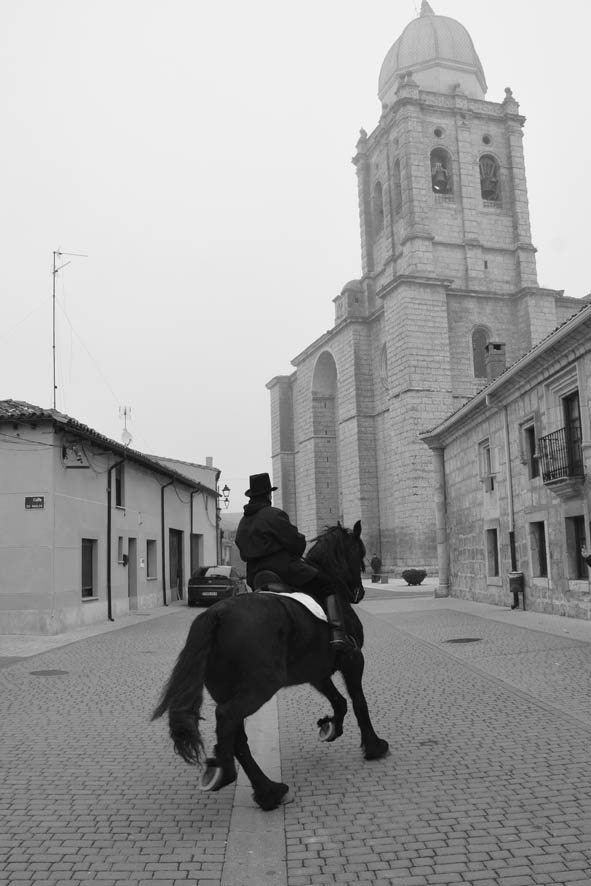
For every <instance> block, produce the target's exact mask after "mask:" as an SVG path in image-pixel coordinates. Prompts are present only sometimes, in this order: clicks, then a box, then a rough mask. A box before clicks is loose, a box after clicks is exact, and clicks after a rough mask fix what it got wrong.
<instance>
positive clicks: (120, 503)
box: [115, 465, 125, 508]
mask: <svg viewBox="0 0 591 886" xmlns="http://www.w3.org/2000/svg"><path fill="white" fill-rule="evenodd" d="M123 468H124V465H117V467H116V468H115V507H116V508H123V507H125V472H124V470H123Z"/></svg>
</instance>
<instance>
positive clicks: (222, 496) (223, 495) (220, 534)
mask: <svg viewBox="0 0 591 886" xmlns="http://www.w3.org/2000/svg"><path fill="white" fill-rule="evenodd" d="M221 502H223V503H224V507H225V508H226V509H227V508H228V506H229V504H230V487H229V486H228V484H227V483H226V485H225V486H224V488H223V489H222V491H221V492H220V491H219V487H218V500H217V504H216V509H215V515H216V533H217V546H218V563H222V562H223V550H222V541H223V538H224V530H223V529H222V527H221V522H222V518H221V510H222V509H221Z"/></svg>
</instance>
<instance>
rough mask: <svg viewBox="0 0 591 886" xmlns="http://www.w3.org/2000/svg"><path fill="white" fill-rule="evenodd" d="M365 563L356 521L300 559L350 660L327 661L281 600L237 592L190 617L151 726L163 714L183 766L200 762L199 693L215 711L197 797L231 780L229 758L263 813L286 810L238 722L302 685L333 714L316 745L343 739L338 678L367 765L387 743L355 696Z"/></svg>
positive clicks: (310, 625)
mask: <svg viewBox="0 0 591 886" xmlns="http://www.w3.org/2000/svg"><path fill="white" fill-rule="evenodd" d="M364 556H365V546H364V544H363V542H362V540H361V523H360V522H359V521H358V522H357V523H356V524H355V526H354V528H353V530H352V531H351V530H350V529H345V528H343V527H342V526H341V525H340V524H339V525H337V526H334V527H332V528H330V529H327V530H326V531H325V532H324V533H323V534H322V535H320V536H319V537H318V538H317V539H316V540H315V543H314V545H313V547H312V548H311V550H310V551H309V553H308V555H307V557H306V559H307V560H308V561H309V562H311V563H313V564H315V565H317V566H318V567H319V568H321V569H322V570H323V572H325V573H328V574H329V575H330V577H331V579H332V581H333V584H334V587H335V589H336V590H337V592H338V593H339V596H340V600H341V605H342V607H343V610H344V615H345V624H346V628H347V632H348V633H349V634H350V635H351V636H352V637H353V638H354V639H355V641H356V644H357V647H358V648H357V649H354V650H353V651H352V652H350V651H347V652H345V653H343V652H336V653H335V651H334V650H333V649H332V647H331V645H330V643H329V630H330V629H329V626H328V624H327V623H326V622H323V621H321V620H320V619H318V618H315V617H314V616H313V615H311V614H310V612H309V611H308V610H307V609H306V608H304V606H303V605H302V604H301V603H298V602H297V601H296V600H294V599H291V598H290V597H289V595H288V596H279V595H278V594H274V593H255V594H244V595H242V596H239V597H235V598H233V599H229V600H222V601H220V602H219V603H216V604H215V605H214V606H211V607H210V608H209V609H208V610H207V611H206V612H204V613H203V614H201V615H199V616H198V617H197V618H196V619H195V621H194V622H193V624H192V625H191V628H190V630H189V635H188V637H187V642H186V644H185V647H184V649H183V650H182V652H181V653H180V655H179V657H178V659H177V661H176V664H175V666H174V669H173V671H172V674H171V676H170V678H169V680H168V682H167V684H166V686H165V687H164V690H163V692H162V696H161V698H160V701H159V704H158V707H157V708H156V710H155V711H154V714H153V716H152V720H155V719H156V718H158V717H161V716H162V715H163V714H164V713H166V711H168V718H169V725H170V735H171V737H172V739H173V741H174V747H175V750H176V752H177V753H178V754H180V756H181V757H182V758H183V760H185V761H186V762H187V763H189V764H192V765H193V764H197V763H199V762H201V760H202V752H203V741H202V738H201V735H200V732H199V719H200V716H199V712H200V709H201V704H202V701H203V688H204V687H206V688H207V690H208V692H209V693H210V695H211V696H212V698H213V700H214V702H215V703H216V705H217V707H216V712H215V715H216V736H217V744H216V746H215V749H214V756H213V758H210V759H206V760H205V769H204V772H203V774H202V777H201V783H200V787H201V789H202V790H210V791H217V790H219V789H220V788H222V787H224V785H227V784H230V783H231V782H233V781H234V780H235V779H236V767H235V763H234V758H236V760H238V762H239V763H240V765H241V766H242V767H243V769H244V771H245V773H246V775H247V777H248V779H249V780H250V783H251V784H252V787H253V789H254V795H253V796H254V799H255V801H256V802H257V803H258V805H259V806H260V807H261V808H262V809H275V808H276V807H277V806H278V805H279V804H280V803H282V802H285V801H286V799H287V796H286V795H287V791H288V786H287V785H286V784H283V783H281V782H274V781H271V779H269V778H268V777H267V776H266V775H265V774H264V772H263V771H262V770H261V769H260V768H259V766H258V765H257V763H256V762H255V760H254V759H253V757H252V754H251V752H250V749H249V746H248V739H247V737H246V732H245V729H244V720H245V718H246V717H248V716H250V715H251V714H254V713H255V712H256V711H257V710H258V709H259V708H260V707H262V705H263V704H265V702H267V701H269V699H270V698H272V697H273V696H274V695H275V693H276V692H277V691H278V690H279V689H281V688H282V687H284V686H295V685H296V684H300V683H310V684H311V685H312V686H314V687H315V688H316V689H317V690H318V691H319V692H321V693H322V695H324V696H325V697H326V698H327V699H328V701H329V702H330V703H331V705H332V709H333V713H332V716H327V717H323V718H322V719H321V720H319V721H318V726H319V727H320V739H321V740H322V741H334V740H335V738H338V737H339V736H340V735H342V734H343V720H344V718H345V714H346V712H347V702H346V701H345V699H344V697H343V695H342V694H341V693H340V692H339V691H338V690H337V688H336V687H335V685H334V683H333V682H332V680H331V676H332V674H333V673H334V672H335V671H337V670H338V671H340V672H341V673H342V675H343V678H344V680H345V685H346V687H347V692H348V693H349V696H350V698H351V701H352V702H353V710H354V711H355V716H356V717H357V722H358V724H359V729H360V731H361V745H362V747H363V751H364V755H365V759H366V760H377V759H379V758H380V757H383V756H384V755H385V754H387V753H388V742H387V741H384V740H383V739H381V738H378V736H377V735H376V733H375V731H374V729H373V726H372V724H371V720H370V717H369V712H368V708H367V702H366V700H365V696H364V694H363V688H362V685H361V678H362V675H363V668H364V659H363V654H362V652H361V647H362V645H363V627H362V624H361V622H360V620H359V618H358V616H357V615H356V613H355V612H354V611H353V609H352V607H351V603H352V602H359V600H360V599H361V597H362V596H363V585H362V583H361V572H362V571H363V570H364V563H363V558H364Z"/></svg>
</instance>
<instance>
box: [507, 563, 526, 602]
mask: <svg viewBox="0 0 591 886" xmlns="http://www.w3.org/2000/svg"><path fill="white" fill-rule="evenodd" d="M509 590H510V592H511V593H512V594H513V603H512V605H511V609H517V608H518V607H519V595H520V594H521V600H522V602H523V608H524V609H525V576H524V574H523V572H510V573H509Z"/></svg>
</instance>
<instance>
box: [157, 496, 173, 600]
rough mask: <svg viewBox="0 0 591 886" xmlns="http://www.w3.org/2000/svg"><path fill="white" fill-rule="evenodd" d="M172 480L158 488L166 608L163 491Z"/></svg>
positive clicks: (163, 593) (163, 594)
mask: <svg viewBox="0 0 591 886" xmlns="http://www.w3.org/2000/svg"><path fill="white" fill-rule="evenodd" d="M173 483H174V480H170V481H169V482H168V483H165V484H164V486H161V487H160V521H161V524H162V603H163V605H164V606H168V603H167V602H166V552H165V537H164V490H165V489H166V487H167V486H172V484H173Z"/></svg>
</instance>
